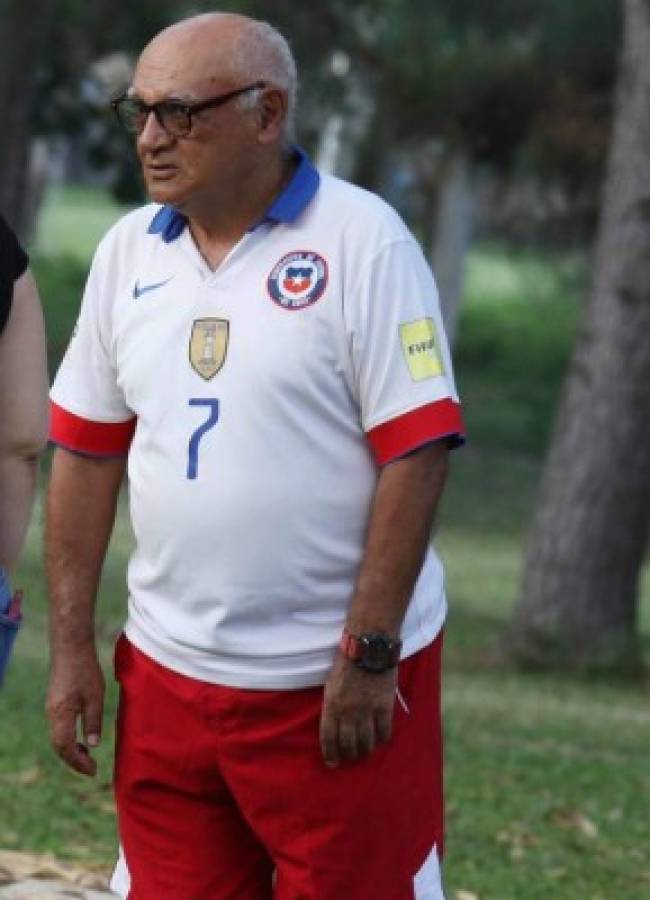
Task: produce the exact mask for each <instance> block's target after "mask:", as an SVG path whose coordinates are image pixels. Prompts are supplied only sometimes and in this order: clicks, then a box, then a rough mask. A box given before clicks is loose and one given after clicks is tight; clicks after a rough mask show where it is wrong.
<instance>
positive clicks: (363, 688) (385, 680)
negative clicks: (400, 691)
mask: <svg viewBox="0 0 650 900" xmlns="http://www.w3.org/2000/svg"><path fill="white" fill-rule="evenodd" d="M396 687H397V667H395V668H394V669H390V670H389V671H387V672H382V673H381V674H380V675H377V674H374V673H370V672H364V671H363V670H362V669H359V668H358V667H357V666H355V665H354V663H352V662H350V660H348V659H346V658H345V657H344V656H343V654H341V653H339V654H337V657H336V660H335V662H334V666H333V668H332V671H331V672H330V675H329V678H328V679H327V682H326V684H325V695H324V700H323V712H322V715H321V722H320V743H321V749H322V752H323V759H324V760H325V764H326V765H328V766H331V767H336V766H338V765H339V764H340V762H341V760H343V759H359V758H360V757H362V756H367V755H368V754H370V753H372V751H373V750H374V749H375V747H376V745H377V744H378V743H385V742H386V741H388V740H390V736H391V733H392V728H393V709H394V706H395V691H396Z"/></svg>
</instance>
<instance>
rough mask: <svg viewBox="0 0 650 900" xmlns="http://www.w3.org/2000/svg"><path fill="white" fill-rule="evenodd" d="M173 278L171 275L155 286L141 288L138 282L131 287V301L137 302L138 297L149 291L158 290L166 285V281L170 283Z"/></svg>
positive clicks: (146, 285) (148, 285)
mask: <svg viewBox="0 0 650 900" xmlns="http://www.w3.org/2000/svg"><path fill="white" fill-rule="evenodd" d="M173 277H174V276H173V275H171V276H170V277H169V278H167V279H166V280H165V281H159V282H158V283H157V284H145V285H143V286H142V287H139V285H138V282H137V281H136V283H135V284H134V285H133V299H134V300H137V299H138V297H141V296H142V295H143V294H146V293H148V292H149V291H156V290H158V288H161V287H163V285H165V284H167V282H168V281H171V280H172V278H173Z"/></svg>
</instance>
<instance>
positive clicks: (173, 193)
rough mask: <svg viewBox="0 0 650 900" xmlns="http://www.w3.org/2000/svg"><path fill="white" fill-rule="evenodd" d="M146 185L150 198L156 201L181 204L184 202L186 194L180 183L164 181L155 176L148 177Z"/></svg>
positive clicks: (172, 204)
mask: <svg viewBox="0 0 650 900" xmlns="http://www.w3.org/2000/svg"><path fill="white" fill-rule="evenodd" d="M145 187H146V189H147V194H148V195H149V198H150V200H152V201H153V202H154V203H162V204H168V205H170V206H179V205H180V204H182V202H183V198H184V196H185V195H184V193H183V191H182V190H181V189H180V187H179V185H177V184H173V183H172V181H171V180H169V181H162V180H158V179H155V178H147V179H145Z"/></svg>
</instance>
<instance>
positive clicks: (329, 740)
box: [320, 704, 341, 768]
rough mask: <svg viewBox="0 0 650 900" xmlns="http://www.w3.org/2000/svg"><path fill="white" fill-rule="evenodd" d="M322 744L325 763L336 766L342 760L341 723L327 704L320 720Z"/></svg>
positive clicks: (332, 766)
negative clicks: (340, 745) (340, 743)
mask: <svg viewBox="0 0 650 900" xmlns="http://www.w3.org/2000/svg"><path fill="white" fill-rule="evenodd" d="M320 746H321V753H322V754H323V760H324V761H325V765H326V766H329V767H330V768H336V767H337V766H338V765H339V764H340V762H341V756H340V753H339V723H338V719H337V718H336V717H335V716H334V715H333V714H332V712H331V711H330V709H329V708H328V706H327V704H326V705H325V707H324V708H323V714H322V715H321V720H320Z"/></svg>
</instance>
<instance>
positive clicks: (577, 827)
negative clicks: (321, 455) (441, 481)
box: [0, 193, 650, 900]
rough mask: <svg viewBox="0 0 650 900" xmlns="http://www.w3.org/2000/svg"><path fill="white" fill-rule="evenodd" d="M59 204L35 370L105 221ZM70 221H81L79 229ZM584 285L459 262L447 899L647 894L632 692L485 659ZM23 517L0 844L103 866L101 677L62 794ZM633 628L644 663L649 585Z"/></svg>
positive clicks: (511, 574) (540, 261) (561, 268)
mask: <svg viewBox="0 0 650 900" xmlns="http://www.w3.org/2000/svg"><path fill="white" fill-rule="evenodd" d="M72 200H73V202H71V203H68V202H67V201H66V204H65V206H63V207H61V208H57V207H53V208H52V209H51V210H50V211H49V212H48V215H50V216H51V219H50V228H51V229H52V233H51V234H50V236H49V238H48V241H50V243H49V245H48V244H47V243H42V242H41V243H39V245H38V247H37V255H36V267H37V273H38V275H39V280H40V282H41V287H42V290H43V294H44V298H45V303H46V310H47V316H48V324H49V328H50V336H51V339H52V346H51V356H52V360H53V361H56V359H57V358H58V356H59V355H60V352H61V350H62V347H63V346H64V344H65V341H66V339H67V334H68V333H69V330H70V328H71V326H72V322H73V321H74V318H75V316H76V304H77V298H78V283H80V282H81V281H82V280H83V271H84V267H85V265H86V260H85V259H84V258H83V254H82V253H81V251H80V250H79V248H80V247H81V246H82V245H83V244H84V241H80V242H79V243H77V241H76V240H75V229H76V228H80V227H83V228H84V229H85V228H86V227H89V222H90V221H91V219H92V221H93V222H94V223H95V225H96V226H97V227H98V228H99V226H100V224H101V226H102V228H103V227H104V225H106V224H108V222H109V221H110V220H111V218H112V217H114V215H115V209H114V208H112V207H110V206H108V205H104V206H102V205H101V204H100V203H99V202H98V200H97V198H96V197H94V198H93V197H92V196H90V195H88V196H85V197H84V195H83V194H81V193H77V194H76V195H74V196H73V198H72ZM75 204H76V205H75ZM78 209H84V210H86V212H85V213H84V216H81V219H80V221H81V223H82V225H81V226H80V225H79V224H78V223H77V218H76V212H75V210H78ZM89 209H90V210H91V212H88V210H89ZM57 223H59V224H57ZM57 235H58V236H60V240H61V244H60V245H59V244H56V243H55V238H56V240H58V239H59V238H58V237H56V236H57ZM84 240H85V238H84ZM64 248H65V249H64ZM75 248H77V249H76V250H75ZM64 252H67V253H68V256H67V257H66V258H65V259H66V261H65V264H64V265H61V264H60V260H61V254H62V253H64ZM84 252H85V250H84ZM584 281H585V262H584V260H580V259H579V258H577V257H575V258H563V259H557V258H552V257H548V256H543V255H541V254H535V253H532V252H531V253H518V254H516V255H514V254H511V253H508V252H507V250H506V249H505V248H503V247H498V246H484V247H481V248H478V249H477V250H476V251H474V252H473V254H472V257H471V259H470V266H469V274H468V283H467V292H466V293H467V298H466V303H465V306H464V309H463V314H462V320H461V331H460V336H459V343H458V347H457V351H456V360H457V372H458V381H459V385H460V388H461V393H462V394H463V398H464V401H465V407H466V410H467V418H468V426H469V431H470V435H471V437H472V441H471V443H470V445H469V446H468V447H467V448H465V449H464V450H463V451H461V452H459V453H457V454H456V455H455V458H454V464H453V467H452V476H451V480H450V484H449V486H448V489H447V492H446V496H445V500H444V503H443V506H442V509H441V513H440V522H439V533H438V535H437V537H436V544H437V546H438V549H439V551H440V552H441V555H442V556H443V559H444V561H445V565H446V569H447V577H448V585H449V588H448V592H449V597H450V602H451V612H450V617H449V623H448V627H447V635H446V679H445V695H444V700H445V723H446V738H447V781H446V786H447V796H448V853H447V861H446V866H445V876H446V881H447V886H448V887H447V890H448V900H454V898H455V897H456V896H457V895H458V896H462V895H460V894H457V892H459V891H465V892H468V893H469V894H471V895H475V896H476V897H478V898H479V900H537V898H539V900H542V898H552V900H619V898H620V900H642V898H646V897H648V896H650V858H649V857H648V853H647V847H648V845H649V844H650V817H649V816H648V814H647V810H648V809H649V808H650V774H649V770H648V764H647V748H648V746H649V745H650V703H649V702H648V701H649V699H650V691H649V690H648V687H647V685H643V684H638V683H629V682H628V683H625V682H620V683H609V684H608V683H604V682H597V681H587V680H573V681H567V680H561V679H559V678H557V677H554V676H550V675H539V674H537V675H526V676H524V675H521V674H518V673H516V672H514V671H513V670H512V669H511V668H510V667H509V666H508V665H507V664H506V663H504V662H503V660H502V658H501V655H500V652H499V650H500V645H501V641H502V640H503V633H504V629H505V627H506V625H507V622H508V619H509V616H510V612H511V609H512V604H513V601H514V599H515V597H516V595H517V591H518V586H519V581H520V576H521V565H522V563H521V560H522V552H523V546H524V541H525V533H526V528H527V523H528V520H529V516H530V511H531V508H532V505H533V502H534V496H535V491H536V488H537V484H538V482H539V476H540V471H541V459H542V455H543V450H544V445H545V442H546V441H547V439H548V432H549V427H550V420H551V410H552V409H553V406H554V404H555V403H556V401H557V395H558V390H559V386H560V384H561V379H562V373H563V371H564V368H565V365H566V359H567V354H568V350H569V347H570V345H571V340H572V338H573V333H574V330H575V324H576V319H577V314H578V310H579V303H580V297H581V295H582V292H583V289H584ZM40 518H41V516H40V509H39V510H37V512H36V515H35V516H34V522H33V525H32V530H31V533H30V538H29V542H28V547H27V550H26V553H25V556H24V560H23V564H22V572H21V580H22V581H23V583H24V584H25V587H26V588H27V593H28V596H29V617H28V620H27V622H26V625H25V628H24V631H23V633H22V634H21V636H20V639H19V641H18V643H17V646H16V657H15V659H14V661H13V665H12V668H11V670H10V675H9V679H8V684H7V687H6V689H5V691H4V692H3V693H2V694H1V695H0V710H1V711H2V722H3V727H2V729H0V796H1V797H2V816H1V817H0V846H4V847H8V848H20V849H25V850H36V851H52V852H54V853H57V854H59V855H61V856H65V857H68V858H75V859H77V860H81V861H87V862H89V863H90V862H93V863H95V862H100V863H106V864H108V863H110V861H111V858H112V856H113V853H114V848H115V834H114V818H113V810H112V802H111V795H110V776H111V744H112V725H111V722H112V718H113V712H114V707H115V691H114V687H113V685H112V683H111V682H110V679H109V690H108V699H107V715H106V733H105V738H104V742H103V745H102V747H101V749H100V751H99V753H98V757H99V762H100V773H99V776H98V778H97V779H96V780H95V781H86V780H82V779H80V778H77V777H75V776H74V775H72V774H70V773H68V772H67V771H66V770H65V769H64V768H63V766H61V765H60V764H59V763H58V762H57V761H56V760H55V759H54V757H53V754H52V753H51V751H50V750H49V747H48V744H47V735H46V729H45V723H44V717H43V713H42V707H43V700H44V691H45V681H46V669H47V651H46V641H45V601H44V596H43V585H42V576H41V562H40V550H39V546H40ZM130 542H131V538H130V532H129V528H128V524H127V521H126V509H125V504H124V502H122V503H121V505H120V514H119V518H118V523H117V528H116V532H115V535H114V538H113V542H112V545H111V551H110V554H109V557H108V560H107V564H106V567H105V572H104V577H103V583H102V590H101V596H100V601H99V608H98V620H99V623H98V630H99V634H100V644H101V649H102V655H103V659H104V662H105V666H106V669H107V670H108V668H109V667H110V653H111V644H112V641H113V639H114V637H115V635H116V633H117V632H118V630H119V627H120V623H121V621H122V619H123V616H124V608H125V589H124V568H125V564H126V558H127V555H128V552H129V547H130ZM641 627H642V632H643V636H644V640H645V641H646V644H647V645H649V646H650V575H649V573H648V572H646V573H645V575H644V579H643V601H642V604H641Z"/></svg>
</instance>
